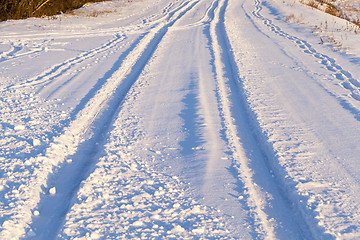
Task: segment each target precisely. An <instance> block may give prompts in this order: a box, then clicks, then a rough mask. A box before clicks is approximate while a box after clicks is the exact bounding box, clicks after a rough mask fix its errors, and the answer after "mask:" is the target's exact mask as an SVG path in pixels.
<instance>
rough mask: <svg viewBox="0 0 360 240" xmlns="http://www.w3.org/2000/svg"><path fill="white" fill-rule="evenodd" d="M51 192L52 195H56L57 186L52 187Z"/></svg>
mask: <svg viewBox="0 0 360 240" xmlns="http://www.w3.org/2000/svg"><path fill="white" fill-rule="evenodd" d="M49 193H50V194H51V195H55V194H56V188H55V187H52V188H50V190H49Z"/></svg>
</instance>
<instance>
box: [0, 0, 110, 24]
mask: <svg viewBox="0 0 360 240" xmlns="http://www.w3.org/2000/svg"><path fill="white" fill-rule="evenodd" d="M101 1H104V0H1V1H0V21H5V20H8V19H23V18H29V17H42V16H52V15H55V14H59V13H64V12H68V11H71V10H73V9H76V8H80V7H81V6H83V5H84V4H85V3H88V2H101Z"/></svg>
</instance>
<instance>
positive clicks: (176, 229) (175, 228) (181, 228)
mask: <svg viewBox="0 0 360 240" xmlns="http://www.w3.org/2000/svg"><path fill="white" fill-rule="evenodd" d="M172 231H173V232H185V229H184V228H183V227H181V226H180V225H177V226H176V227H174V228H173V230H172Z"/></svg>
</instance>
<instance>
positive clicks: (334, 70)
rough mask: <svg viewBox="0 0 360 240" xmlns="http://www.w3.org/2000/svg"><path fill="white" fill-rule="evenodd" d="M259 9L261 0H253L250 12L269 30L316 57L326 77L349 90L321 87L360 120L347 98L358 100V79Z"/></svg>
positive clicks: (359, 94)
mask: <svg viewBox="0 0 360 240" xmlns="http://www.w3.org/2000/svg"><path fill="white" fill-rule="evenodd" d="M261 10H262V6H261V2H260V1H259V0H255V9H254V10H253V11H252V14H253V15H254V16H255V17H256V18H257V19H259V20H260V21H261V22H262V23H263V24H264V25H265V26H267V27H268V28H269V29H270V31H272V32H273V33H275V34H277V35H279V36H281V37H283V38H286V39H288V40H290V41H292V42H293V43H294V44H295V45H296V46H297V47H298V48H300V49H301V50H302V51H303V52H304V53H306V54H308V55H310V56H312V57H313V58H314V59H316V61H317V62H318V63H320V64H321V65H322V66H323V68H324V69H327V70H328V71H329V77H328V79H331V80H333V79H335V80H336V83H337V85H338V86H340V87H342V88H343V89H345V90H346V91H347V92H349V93H348V95H347V96H348V98H345V97H343V96H339V95H338V94H336V93H334V92H332V91H331V90H328V89H326V87H325V86H322V87H323V88H324V89H325V90H326V91H327V92H329V93H330V94H331V95H333V96H335V97H336V98H337V99H338V100H339V102H340V103H341V105H342V106H343V107H344V108H345V109H347V110H349V111H350V112H351V113H352V114H353V115H354V117H355V118H356V119H357V120H359V121H360V109H358V108H357V107H356V106H355V105H354V104H352V103H351V101H349V98H350V99H353V100H356V101H360V82H359V80H357V79H355V78H354V77H353V76H352V74H351V73H350V72H348V71H346V70H345V69H343V68H342V67H341V66H340V65H339V64H337V63H336V60H335V59H333V58H331V57H329V56H327V55H325V54H322V53H320V52H318V51H317V50H315V49H314V48H313V47H312V46H311V44H310V43H308V42H307V41H305V40H303V39H300V38H298V37H296V36H292V35H290V34H288V33H286V32H284V31H283V30H281V28H280V27H278V26H276V25H275V24H274V23H273V22H272V21H271V20H270V19H268V18H265V17H264V16H262V15H261V14H260V12H261ZM248 17H249V16H248ZM249 18H250V17H249Z"/></svg>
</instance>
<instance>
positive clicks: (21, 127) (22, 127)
mask: <svg viewBox="0 0 360 240" xmlns="http://www.w3.org/2000/svg"><path fill="white" fill-rule="evenodd" d="M24 129H25V126H24V125H17V126H15V128H14V130H16V131H20V130H24Z"/></svg>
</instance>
